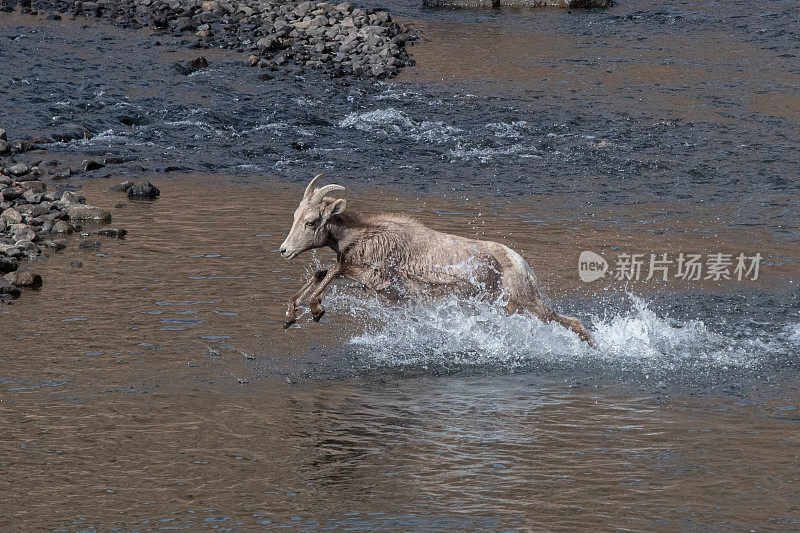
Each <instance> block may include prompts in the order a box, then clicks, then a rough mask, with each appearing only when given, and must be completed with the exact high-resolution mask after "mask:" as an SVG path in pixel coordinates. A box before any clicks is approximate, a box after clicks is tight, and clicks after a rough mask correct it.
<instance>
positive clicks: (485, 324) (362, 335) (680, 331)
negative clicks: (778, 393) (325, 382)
mask: <svg viewBox="0 0 800 533" xmlns="http://www.w3.org/2000/svg"><path fill="white" fill-rule="evenodd" d="M626 300H627V301H622V302H620V306H619V307H620V310H618V311H614V312H612V313H610V314H608V315H607V316H605V317H600V316H597V315H594V316H591V317H590V318H589V319H587V320H584V324H585V325H586V326H587V327H588V328H589V329H590V330H591V332H592V334H593V335H594V336H595V338H596V340H597V341H598V343H599V345H600V347H599V349H597V350H595V349H593V348H591V347H589V346H588V345H587V344H586V343H584V342H582V341H580V340H579V339H578V337H577V336H576V335H575V334H573V333H572V332H571V331H568V330H567V329H565V328H563V327H562V326H560V325H558V324H555V323H550V324H544V323H542V322H541V321H539V320H538V319H535V318H532V317H529V316H523V315H513V316H507V315H506V314H505V311H504V310H503V308H502V307H501V306H500V305H496V304H493V303H489V302H485V301H481V300H478V299H468V300H463V299H458V298H455V297H446V298H442V299H438V300H435V301H427V302H414V301H409V302H403V303H400V304H389V303H386V302H384V301H382V300H380V299H379V298H377V297H375V296H368V295H366V294H365V293H362V292H360V291H359V293H358V294H357V295H355V294H354V293H353V292H351V291H350V290H349V289H348V288H346V287H335V288H334V289H333V290H332V292H331V294H330V296H329V297H328V298H327V299H326V302H327V305H328V307H329V308H330V309H331V311H334V312H338V313H346V314H349V315H351V316H352V317H354V318H355V319H356V320H357V321H359V322H360V323H361V325H362V327H361V331H359V332H357V333H356V334H354V336H352V337H351V338H350V339H349V344H350V345H351V346H353V347H354V348H356V350H357V351H358V352H359V356H360V358H361V359H362V360H365V361H369V362H370V363H371V364H372V365H374V366H400V367H405V366H413V367H426V368H427V367H429V366H433V367H440V368H444V369H452V368H469V367H492V368H498V369H502V370H505V371H515V370H519V371H522V370H526V369H533V368H540V367H545V366H546V367H561V368H571V367H576V366H581V367H586V368H597V367H599V370H600V371H603V369H606V370H608V371H609V372H610V373H614V372H618V371H622V372H635V373H637V374H642V375H645V376H650V377H659V376H660V377H666V376H668V375H670V374H672V373H681V374H684V373H686V372H694V371H701V372H705V371H712V370H720V371H723V372H724V371H727V370H729V369H731V370H733V369H739V370H745V371H746V370H748V369H753V368H758V367H759V366H760V364H761V362H762V361H763V358H764V355H765V354H775V353H783V354H786V353H787V352H789V351H791V352H796V351H797V348H798V347H800V324H795V325H792V326H787V328H786V329H785V332H784V334H783V335H778V336H773V335H770V334H768V333H767V332H766V331H765V332H764V333H763V334H756V335H755V336H753V335H751V336H749V337H746V338H742V335H730V336H729V335H726V334H723V333H720V332H716V331H712V330H711V329H709V328H708V327H707V326H706V324H705V323H704V322H703V321H702V320H699V319H694V320H687V321H680V320H678V319H675V318H671V317H669V316H662V315H660V314H659V313H657V312H656V311H654V310H653V309H651V308H650V306H649V305H648V302H647V301H646V300H645V299H644V298H642V297H640V296H636V295H634V294H628V295H627V296H626Z"/></svg>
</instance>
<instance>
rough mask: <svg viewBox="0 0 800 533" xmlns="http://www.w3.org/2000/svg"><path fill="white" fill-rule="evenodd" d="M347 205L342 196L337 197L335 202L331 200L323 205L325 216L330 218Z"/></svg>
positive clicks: (338, 213)
mask: <svg viewBox="0 0 800 533" xmlns="http://www.w3.org/2000/svg"><path fill="white" fill-rule="evenodd" d="M346 205H347V200H345V199H344V198H339V199H338V200H336V201H335V202H332V203H330V204H328V205H326V206H325V218H330V217H332V216H334V215H340V214H342V213H344V208H345V206H346Z"/></svg>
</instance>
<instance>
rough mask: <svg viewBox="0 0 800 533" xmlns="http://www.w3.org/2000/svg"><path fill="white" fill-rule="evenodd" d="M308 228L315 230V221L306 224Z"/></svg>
mask: <svg viewBox="0 0 800 533" xmlns="http://www.w3.org/2000/svg"><path fill="white" fill-rule="evenodd" d="M306 227H308V228H313V227H314V221H313V220H309V221H308V222H306Z"/></svg>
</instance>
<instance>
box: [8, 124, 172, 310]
mask: <svg viewBox="0 0 800 533" xmlns="http://www.w3.org/2000/svg"><path fill="white" fill-rule="evenodd" d="M37 142H41V143H48V142H52V141H51V140H50V139H34V140H33V142H31V141H27V140H15V141H13V142H9V140H8V138H7V134H6V132H5V131H4V130H2V129H0V275H2V277H0V302H4V303H7V302H8V301H9V300H10V299H13V298H17V297H19V296H20V294H21V288H37V287H40V286H41V285H42V278H41V276H39V275H38V274H36V273H35V272H33V267H34V266H35V261H36V260H37V259H39V258H41V257H42V256H46V255H48V254H49V253H50V252H52V251H58V250H62V249H64V248H66V247H67V245H68V242H69V239H68V238H67V236H68V235H70V234H72V233H78V234H80V235H81V236H82V237H90V236H104V237H110V238H123V237H124V236H125V234H126V233H127V232H126V231H125V230H124V229H120V228H111V227H107V226H106V225H107V224H109V223H110V222H111V213H110V212H109V211H107V210H105V209H101V208H99V207H95V206H92V205H89V204H87V203H86V198H84V197H83V196H81V195H80V194H77V193H76V192H74V191H73V190H70V189H72V187H70V186H69V185H68V184H59V183H58V182H60V181H62V180H63V179H65V178H67V177H68V176H70V175H71V174H72V170H71V169H70V168H68V167H66V168H64V167H63V166H62V165H61V164H60V163H59V162H58V161H56V160H49V161H45V160H42V159H37V157H39V156H41V155H42V154H45V153H46V152H45V150H43V149H41V146H39V145H37V144H35V143H37ZM31 156H32V157H31ZM23 159H24V161H23ZM109 163H113V161H110V162H109ZM104 166H105V164H104V163H100V162H97V161H93V160H86V161H84V162H83V164H82V170H81V171H80V172H91V171H94V170H99V169H100V168H103V167H104ZM46 179H49V181H50V186H48V183H46V182H45V180H46ZM54 183H55V185H54ZM119 190H122V191H124V192H127V194H128V195H129V196H131V197H141V198H153V197H155V196H157V194H158V190H157V189H155V187H153V186H152V185H150V183H149V182H147V183H145V184H143V185H139V186H135V187H134V184H133V183H132V182H126V183H125V184H121V185H120V186H119ZM104 226H106V227H104ZM79 246H81V247H85V242H80V243H79Z"/></svg>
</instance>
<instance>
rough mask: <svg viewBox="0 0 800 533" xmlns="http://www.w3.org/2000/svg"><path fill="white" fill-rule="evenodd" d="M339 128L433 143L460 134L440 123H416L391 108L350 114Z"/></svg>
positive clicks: (455, 129) (453, 128) (459, 131)
mask: <svg viewBox="0 0 800 533" xmlns="http://www.w3.org/2000/svg"><path fill="white" fill-rule="evenodd" d="M339 127H342V128H355V129H357V130H361V131H368V132H382V133H384V134H387V135H400V136H402V137H404V138H407V139H412V140H414V141H417V142H419V141H426V142H435V143H442V142H446V141H448V140H450V139H451V138H453V137H455V136H457V135H458V134H460V133H461V132H462V130H460V129H459V128H455V127H453V126H445V125H444V123H442V122H432V121H428V120H423V121H421V122H420V121H416V120H414V119H412V118H410V117H409V116H408V115H406V114H405V113H403V112H402V111H399V110H397V109H395V108H393V107H389V108H386V109H376V110H374V111H366V112H363V113H358V112H353V113H350V114H349V115H347V116H346V117H345V118H343V119H342V120H341V122H339Z"/></svg>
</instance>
